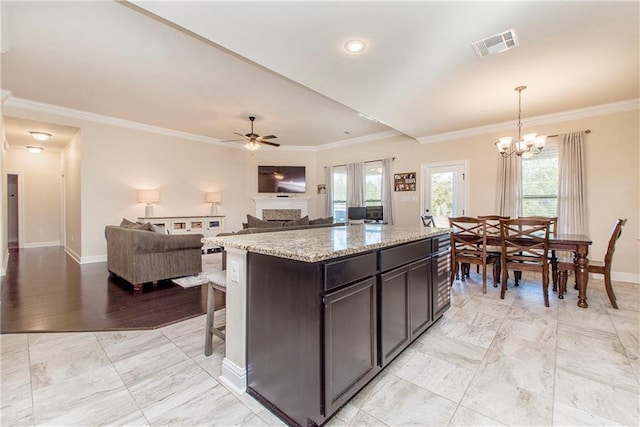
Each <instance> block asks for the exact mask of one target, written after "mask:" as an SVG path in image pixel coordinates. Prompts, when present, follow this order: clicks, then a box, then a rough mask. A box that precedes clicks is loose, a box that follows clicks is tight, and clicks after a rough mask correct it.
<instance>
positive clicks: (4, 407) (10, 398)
mask: <svg viewBox="0 0 640 427" xmlns="http://www.w3.org/2000/svg"><path fill="white" fill-rule="evenodd" d="M0 388H1V390H2V392H1V393H0V425H2V426H28V425H34V419H33V404H32V400H31V383H30V382H27V383H22V384H5V383H4V382H2V384H0Z"/></svg>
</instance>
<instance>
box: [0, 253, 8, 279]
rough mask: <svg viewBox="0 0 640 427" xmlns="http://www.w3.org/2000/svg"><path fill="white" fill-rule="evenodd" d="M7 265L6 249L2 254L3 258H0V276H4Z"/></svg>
mask: <svg viewBox="0 0 640 427" xmlns="http://www.w3.org/2000/svg"><path fill="white" fill-rule="evenodd" d="M8 265H9V251H7V253H6V254H4V259H3V260H2V266H1V267H0V277H2V276H6V274H7V266H8Z"/></svg>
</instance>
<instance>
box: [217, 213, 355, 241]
mask: <svg viewBox="0 0 640 427" xmlns="http://www.w3.org/2000/svg"><path fill="white" fill-rule="evenodd" d="M340 225H345V224H344V223H334V222H333V217H329V218H317V219H312V220H310V219H309V217H308V216H305V217H304V218H301V219H296V220H292V221H264V220H262V219H260V218H256V217H254V216H253V215H247V222H246V223H243V224H242V226H243V228H242V230H238V231H235V232H231V233H220V234H218V236H237V235H241V234H255V233H270V232H274V231H291V230H305V229H309V228H322V227H335V226H340Z"/></svg>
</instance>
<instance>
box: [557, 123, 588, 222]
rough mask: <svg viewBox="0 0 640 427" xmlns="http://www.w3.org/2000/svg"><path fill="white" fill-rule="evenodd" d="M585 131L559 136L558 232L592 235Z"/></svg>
mask: <svg viewBox="0 0 640 427" xmlns="http://www.w3.org/2000/svg"><path fill="white" fill-rule="evenodd" d="M583 139H584V132H573V133H568V134H564V135H560V136H559V137H558V233H562V234H588V230H587V199H586V190H585V188H586V183H585V179H586V176H585V168H584V148H583V143H582V141H583Z"/></svg>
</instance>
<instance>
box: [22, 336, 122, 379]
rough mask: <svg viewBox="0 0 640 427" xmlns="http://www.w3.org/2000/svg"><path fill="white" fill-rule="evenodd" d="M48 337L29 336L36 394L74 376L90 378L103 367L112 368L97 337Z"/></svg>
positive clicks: (32, 374)
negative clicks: (88, 376)
mask: <svg viewBox="0 0 640 427" xmlns="http://www.w3.org/2000/svg"><path fill="white" fill-rule="evenodd" d="M38 335H43V334H38ZM49 335H51V336H47V337H46V338H44V337H41V336H35V337H33V338H32V337H29V357H30V361H31V383H32V387H33V389H34V391H36V390H38V389H40V388H42V387H46V386H48V385H51V384H55V383H59V382H62V381H65V380H68V379H71V378H74V377H81V376H85V375H91V374H92V373H93V372H95V371H96V370H98V369H100V368H104V367H109V368H111V369H112V368H113V367H112V366H111V362H110V360H109V358H108V357H107V355H106V354H105V352H104V350H103V349H102V346H101V345H100V343H99V342H98V340H97V339H96V337H95V336H94V334H92V333H80V334H73V333H64V334H49ZM114 372H115V371H114Z"/></svg>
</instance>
